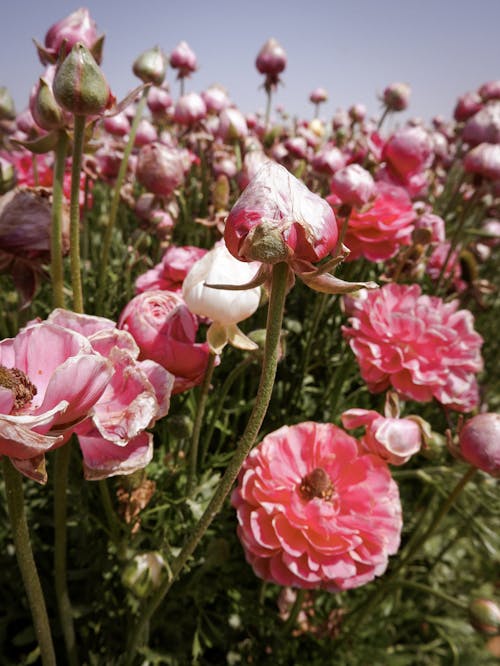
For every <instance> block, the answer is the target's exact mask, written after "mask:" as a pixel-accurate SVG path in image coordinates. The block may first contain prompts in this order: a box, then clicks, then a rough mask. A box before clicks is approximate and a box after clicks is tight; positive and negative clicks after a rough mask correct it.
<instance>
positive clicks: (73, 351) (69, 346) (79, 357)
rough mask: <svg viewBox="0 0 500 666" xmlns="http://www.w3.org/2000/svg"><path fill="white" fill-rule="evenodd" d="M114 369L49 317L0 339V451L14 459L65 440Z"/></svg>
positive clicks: (34, 454)
mask: <svg viewBox="0 0 500 666" xmlns="http://www.w3.org/2000/svg"><path fill="white" fill-rule="evenodd" d="M112 372H113V371H112V367H111V364H110V363H109V361H107V360H106V359H105V358H104V357H103V356H101V355H100V354H98V353H96V352H94V350H93V349H92V347H91V345H90V342H89V341H88V340H87V339H86V338H85V337H84V336H82V335H80V334H78V333H75V332H72V331H69V330H67V329H65V328H62V327H61V326H56V325H54V324H52V323H48V322H42V323H39V324H33V325H31V326H28V327H26V328H24V329H22V330H21V331H20V332H19V333H18V334H17V336H16V337H15V338H9V339H6V340H2V341H1V342H0V412H1V414H0V454H2V455H6V456H9V457H10V458H12V459H13V463H14V464H16V460H27V459H36V458H38V457H39V456H41V455H43V453H45V452H46V451H49V450H50V449H52V448H55V447H57V446H61V445H62V444H64V442H65V441H67V439H68V437H69V435H70V434H71V433H72V432H73V430H74V428H75V425H76V424H77V423H79V422H80V421H82V419H85V418H86V417H87V415H88V414H89V412H90V410H91V409H92V408H93V407H94V406H95V404H96V402H97V401H98V400H99V398H100V397H101V395H102V394H103V392H104V391H105V389H106V386H107V385H108V383H109V380H110V377H111V375H112ZM22 471H23V473H26V474H27V475H28V476H32V474H30V473H28V472H27V471H26V468H25V469H23V470H22ZM33 472H35V470H33ZM33 478H36V480H39V481H45V477H42V478H40V477H38V476H36V475H34V476H33Z"/></svg>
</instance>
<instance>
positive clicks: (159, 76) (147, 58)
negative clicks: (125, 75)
mask: <svg viewBox="0 0 500 666" xmlns="http://www.w3.org/2000/svg"><path fill="white" fill-rule="evenodd" d="M133 71H134V74H135V75H136V76H138V77H139V78H140V79H141V81H144V83H152V84H153V85H155V86H160V85H161V84H162V83H163V81H164V80H165V74H166V73H167V57H166V55H165V54H164V53H163V51H162V50H161V49H160V48H159V47H158V46H155V48H154V49H149V50H148V51H144V53H142V54H141V55H140V56H139V57H138V58H137V60H136V61H135V62H134V65H133Z"/></svg>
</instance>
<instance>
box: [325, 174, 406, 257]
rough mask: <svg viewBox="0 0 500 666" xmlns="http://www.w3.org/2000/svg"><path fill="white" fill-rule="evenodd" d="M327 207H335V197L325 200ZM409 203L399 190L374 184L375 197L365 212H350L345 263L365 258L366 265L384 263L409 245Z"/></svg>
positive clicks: (391, 186)
mask: <svg viewBox="0 0 500 666" xmlns="http://www.w3.org/2000/svg"><path fill="white" fill-rule="evenodd" d="M327 201H329V202H330V203H331V204H336V203H339V199H338V198H337V197H335V195H331V196H329V197H327ZM415 217H416V214H415V211H414V210H413V206H412V203H411V200H410V198H409V196H408V194H407V192H406V190H404V189H403V188H401V187H396V186H394V185H387V184H386V183H377V184H376V197H375V199H374V201H373V204H372V205H371V206H370V207H369V208H367V209H366V210H365V209H363V210H353V211H352V213H351V215H350V217H349V225H348V227H347V232H346V235H345V238H344V243H345V245H347V247H348V248H349V250H350V251H351V253H350V255H349V256H348V257H347V261H353V260H354V259H357V258H358V257H366V259H369V260H370V261H385V260H386V259H390V258H391V257H393V256H394V255H395V254H396V253H397V252H398V250H399V248H400V247H401V246H402V245H410V244H411V234H412V231H413V227H414V222H415Z"/></svg>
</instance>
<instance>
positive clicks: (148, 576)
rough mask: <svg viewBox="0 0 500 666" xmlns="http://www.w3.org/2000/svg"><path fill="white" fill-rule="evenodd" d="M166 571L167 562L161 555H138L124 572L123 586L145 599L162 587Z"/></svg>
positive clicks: (154, 553)
mask: <svg viewBox="0 0 500 666" xmlns="http://www.w3.org/2000/svg"><path fill="white" fill-rule="evenodd" d="M165 569H166V567H165V560H164V559H163V557H162V556H161V555H160V553H157V552H150V553H142V554H140V555H136V556H135V557H134V559H133V560H132V561H131V562H129V564H127V566H126V567H125V569H124V570H123V573H122V582H123V585H124V586H125V587H126V588H128V589H129V590H131V591H132V592H133V593H134V594H135V596H136V597H139V598H140V599H143V598H144V597H147V596H149V595H150V594H151V592H153V590H155V589H157V588H158V587H159V586H160V583H161V580H162V576H163V573H164V570H165Z"/></svg>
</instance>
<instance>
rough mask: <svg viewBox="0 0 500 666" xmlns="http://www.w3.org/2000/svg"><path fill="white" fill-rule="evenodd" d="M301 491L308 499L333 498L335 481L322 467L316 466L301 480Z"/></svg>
mask: <svg viewBox="0 0 500 666" xmlns="http://www.w3.org/2000/svg"><path fill="white" fill-rule="evenodd" d="M300 492H301V493H302V496H303V497H304V498H305V499H306V500H312V499H313V498H314V497H319V498H320V499H324V500H331V499H332V497H333V493H334V487H333V483H332V481H331V479H330V477H329V476H328V474H327V473H326V472H325V470H324V469H323V468H322V467H316V468H315V469H313V471H312V472H309V474H307V475H306V476H305V477H304V478H303V479H302V481H301V482H300Z"/></svg>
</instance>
